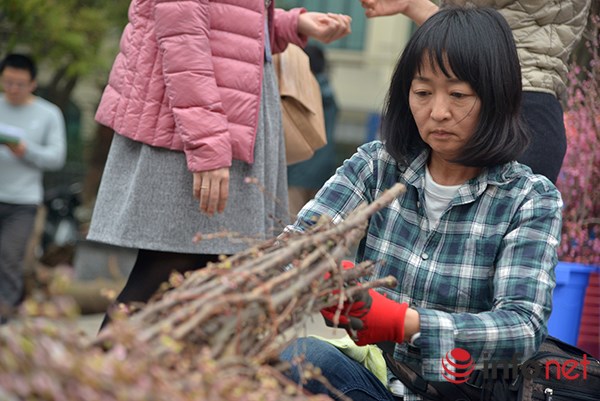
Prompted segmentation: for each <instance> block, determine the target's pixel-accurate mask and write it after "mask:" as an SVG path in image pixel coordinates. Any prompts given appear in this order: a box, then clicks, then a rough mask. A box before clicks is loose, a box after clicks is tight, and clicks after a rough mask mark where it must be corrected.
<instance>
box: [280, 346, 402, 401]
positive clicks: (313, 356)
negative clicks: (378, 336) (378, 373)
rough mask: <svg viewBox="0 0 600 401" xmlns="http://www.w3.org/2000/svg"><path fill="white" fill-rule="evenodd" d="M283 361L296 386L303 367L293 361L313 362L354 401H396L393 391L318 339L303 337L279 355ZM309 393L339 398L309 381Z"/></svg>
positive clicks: (305, 385) (360, 366)
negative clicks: (289, 366) (288, 366)
mask: <svg viewBox="0 0 600 401" xmlns="http://www.w3.org/2000/svg"><path fill="white" fill-rule="evenodd" d="M280 358H281V360H282V361H287V362H290V363H291V364H292V368H291V369H290V371H289V372H288V377H290V379H292V380H293V381H295V382H296V383H301V382H302V381H303V380H302V373H301V372H302V367H300V366H298V364H297V363H296V362H295V361H294V360H295V359H296V358H299V359H301V360H302V363H306V362H308V363H310V364H311V365H312V366H314V367H317V368H319V369H320V370H321V373H322V375H323V376H324V377H325V378H326V379H327V380H328V381H329V383H330V384H331V385H332V386H333V387H334V388H336V389H338V390H339V391H340V392H341V393H342V394H344V395H345V396H347V397H349V398H350V399H352V400H353V401H394V400H395V398H394V396H393V395H392V393H391V392H390V391H388V390H387V388H386V387H385V386H384V385H383V383H381V381H380V380H379V379H377V377H375V375H374V374H373V373H371V372H370V371H369V370H368V369H367V368H365V367H364V366H363V365H361V364H360V363H358V362H356V361H355V360H353V359H351V358H349V357H347V356H346V355H344V354H343V353H342V352H341V351H340V350H338V349H337V348H336V347H334V346H333V345H331V344H329V343H327V342H325V341H322V340H319V339H317V338H311V337H306V338H300V339H298V340H297V341H295V342H293V343H292V344H290V345H289V346H288V347H287V348H286V349H285V350H284V351H283V352H282V353H281V355H280ZM303 386H304V388H305V389H306V390H308V391H309V392H311V393H313V394H327V395H328V396H329V397H331V398H333V399H334V400H337V399H339V396H338V395H336V394H334V393H332V392H330V391H329V390H328V389H327V387H325V386H324V385H323V384H322V383H321V382H319V381H318V380H314V379H311V380H308V381H307V382H306V383H303Z"/></svg>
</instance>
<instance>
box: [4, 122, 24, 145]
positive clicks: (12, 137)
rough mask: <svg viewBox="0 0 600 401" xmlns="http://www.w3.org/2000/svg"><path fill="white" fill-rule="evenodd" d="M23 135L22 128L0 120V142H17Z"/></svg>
mask: <svg viewBox="0 0 600 401" xmlns="http://www.w3.org/2000/svg"><path fill="white" fill-rule="evenodd" d="M24 137H25V130H24V129H22V128H19V127H16V126H14V125H9V124H4V123H2V122H0V143H8V144H10V143H19V142H21V139H23V138H24Z"/></svg>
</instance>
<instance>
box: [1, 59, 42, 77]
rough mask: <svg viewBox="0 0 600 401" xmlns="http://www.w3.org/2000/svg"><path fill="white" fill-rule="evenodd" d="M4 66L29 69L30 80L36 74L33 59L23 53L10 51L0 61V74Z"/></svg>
mask: <svg viewBox="0 0 600 401" xmlns="http://www.w3.org/2000/svg"><path fill="white" fill-rule="evenodd" d="M6 67H11V68H16V69H19V70H27V71H29V75H31V80H32V81H33V80H34V79H35V78H36V76H37V67H36V65H35V61H33V59H32V58H31V57H29V56H26V55H25V54H18V53H11V54H8V55H7V56H6V57H4V59H3V60H2V62H1V63H0V74H2V72H4V69H5V68H6Z"/></svg>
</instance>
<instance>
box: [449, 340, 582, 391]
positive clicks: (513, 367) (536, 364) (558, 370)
mask: <svg viewBox="0 0 600 401" xmlns="http://www.w3.org/2000/svg"><path fill="white" fill-rule="evenodd" d="M521 360H522V355H521V354H515V355H513V357H512V358H511V359H509V360H494V361H490V360H486V359H484V360H483V369H482V371H483V378H484V379H486V380H487V379H493V380H495V379H498V378H499V375H500V372H501V374H502V377H503V378H504V379H510V378H511V374H515V373H519V374H521V375H523V376H524V377H525V378H526V379H532V378H538V377H544V378H545V379H546V380H549V379H551V378H556V380H579V379H583V380H585V379H587V366H588V365H589V364H590V361H589V360H588V358H587V355H586V354H583V356H582V358H581V360H576V359H566V360H564V361H562V362H559V361H558V360H555V359H548V360H546V361H545V362H544V363H541V362H540V361H535V360H528V361H525V362H524V363H520V361H521ZM442 368H443V372H442V376H444V378H445V379H446V380H447V381H449V382H450V383H454V384H462V383H466V382H467V381H468V380H469V377H470V375H471V373H473V371H474V370H475V362H474V361H473V357H472V356H471V354H470V353H469V352H468V351H467V350H465V349H462V348H454V349H453V350H451V351H450V352H448V353H446V355H445V356H444V358H442ZM511 372H512V373H511Z"/></svg>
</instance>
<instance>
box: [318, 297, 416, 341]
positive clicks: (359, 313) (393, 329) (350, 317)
mask: <svg viewBox="0 0 600 401" xmlns="http://www.w3.org/2000/svg"><path fill="white" fill-rule="evenodd" d="M337 309H338V308H337V305H334V306H330V307H327V308H324V309H322V310H321V314H322V315H323V317H324V318H325V322H326V323H327V325H328V326H333V321H334V316H335V314H336V312H337ZM407 310H408V304H407V303H406V302H403V303H398V302H395V301H392V300H390V299H388V298H386V297H385V296H383V295H381V294H380V293H378V292H377V291H375V290H373V289H369V290H368V292H363V293H361V299H358V300H354V301H346V302H345V303H344V306H343V307H342V310H341V312H340V317H339V325H338V326H339V327H343V328H345V329H346V330H347V331H348V332H349V334H350V335H351V336H352V337H354V341H355V342H356V344H357V345H367V344H376V343H380V342H384V341H393V342H396V343H402V342H404V318H405V317H406V311H407ZM353 330H356V335H355V336H353V335H352V334H353V333H352V331H353Z"/></svg>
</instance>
